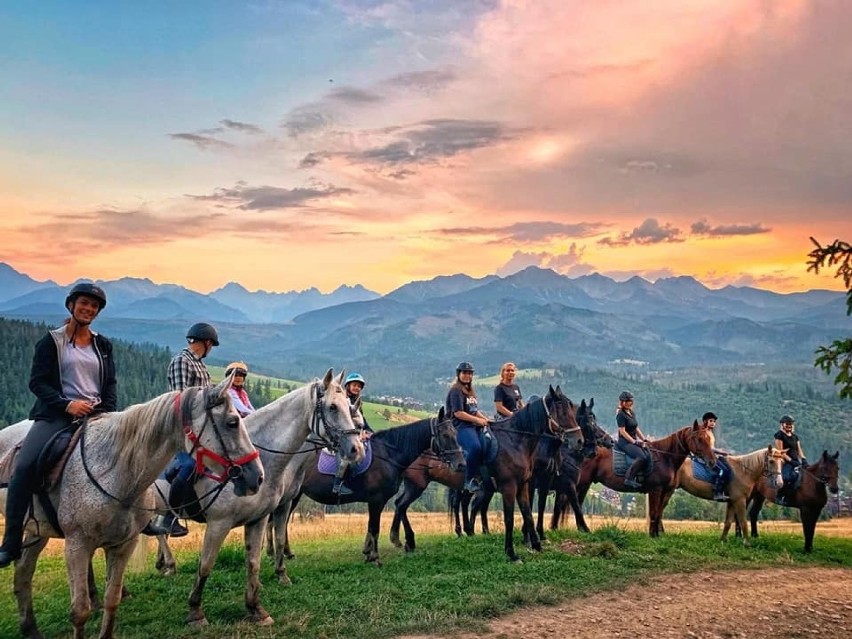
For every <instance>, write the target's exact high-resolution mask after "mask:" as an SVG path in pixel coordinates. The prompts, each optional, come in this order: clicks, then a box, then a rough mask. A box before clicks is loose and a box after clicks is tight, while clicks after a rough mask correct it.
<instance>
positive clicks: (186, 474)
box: [162, 322, 219, 537]
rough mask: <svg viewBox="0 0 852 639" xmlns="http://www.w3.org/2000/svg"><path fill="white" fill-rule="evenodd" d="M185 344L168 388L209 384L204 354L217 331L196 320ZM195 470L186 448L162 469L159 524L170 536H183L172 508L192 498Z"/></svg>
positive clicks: (171, 370)
mask: <svg viewBox="0 0 852 639" xmlns="http://www.w3.org/2000/svg"><path fill="white" fill-rule="evenodd" d="M186 342H187V345H186V347H185V348H184V349H183V350H181V351H180V352H179V353H178V354H177V355H175V356H174V357H173V358H172V361H170V362H169V369H168V378H169V390H173V391H182V390H185V389H187V388H191V387H193V386H209V385H210V373H209V372H208V371H207V366H206V365H205V364H204V361H203V360H204V358H205V357H207V356H208V355H209V354H210V351H212V350H213V347H214V346H219V333H218V332H217V331H216V329H215V328H214V327H213V326H212V325H211V324H208V323H207V322H198V323H196V324H193V325H192V326H190V327H189V330H188V331H187V332H186ZM194 471H195V460H194V459H193V458H192V457H191V456H190V455H189V453H187V452H186V451H180V452H179V453H178V454H177V455H175V458H174V459H173V460H172V462H171V464H169V467H168V468H167V469H166V471H165V475H166V477H171V488H170V489H169V506H170V507H171V508H170V509H169V512H167V513H166V514H165V515H164V516H163V521H162V525H163V527H165V528H166V529H167V530H170V531H171V532H170V533H169V534H170V535H171V536H172V537H184V536H185V535H187V534H188V533H189V529H188V528H187V527H186V526H184V525H183V524H181V523H180V522H179V521H178V520H177V516H176V515H175V513H174V509H179V508H180V507H181V506H182V505H183V504H184V502H186V501H188V500H190V499H192V496H191V494H190V493H191V491H190V488H191V485H190V480H191V478H192V474H193V472H194Z"/></svg>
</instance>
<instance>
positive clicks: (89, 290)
mask: <svg viewBox="0 0 852 639" xmlns="http://www.w3.org/2000/svg"><path fill="white" fill-rule="evenodd" d="M81 295H87V296H88V297H94V298H95V299H96V300H98V311H99V312H100V311H102V310H103V309H104V307H105V306H106V293H104V289H102V288H101V287H100V286H98V285H97V284H93V283H92V282H79V283H77V284H75V285H74V287H73V288H72V289H71V290H70V291H69V292H68V296H67V297H66V298H65V308H68V305H69V304H73V303H74V300H76V299H77V298H78V297H80V296H81Z"/></svg>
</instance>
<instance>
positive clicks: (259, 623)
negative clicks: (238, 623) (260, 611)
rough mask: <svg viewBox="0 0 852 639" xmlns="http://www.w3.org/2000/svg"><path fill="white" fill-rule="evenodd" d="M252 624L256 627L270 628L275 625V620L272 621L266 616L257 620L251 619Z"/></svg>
mask: <svg viewBox="0 0 852 639" xmlns="http://www.w3.org/2000/svg"><path fill="white" fill-rule="evenodd" d="M252 622H253V623H254V624H255V625H256V626H271V625H272V624H274V623H275V619H273V618H272V617H271V616H270V615H266V616H265V617H260V618H259V619H252Z"/></svg>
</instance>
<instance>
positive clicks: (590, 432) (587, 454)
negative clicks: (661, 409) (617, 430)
mask: <svg viewBox="0 0 852 639" xmlns="http://www.w3.org/2000/svg"><path fill="white" fill-rule="evenodd" d="M594 408H595V400H594V398H592V399H591V400H589V403H588V405H587V404H586V400H585V399H584V400H583V401H581V402H580V407H579V408H578V409H577V423H578V424H579V425H580V428H581V429H582V431H583V438H584V439H585V443H584V444H583V451H582V455H564V454H563V456H562V465H561V466H560V467H559V472H558V473H557V475H556V477H554V478H553V479H552V483H551V485H550V488H549V489H550V490H554V491H555V492H556V499H555V500H554V502H553V514H552V516H551V518H550V529H551V530H556V529H557V528H559V525H560V523H561V522H562V520H563V519H564V517H565V515H566V514H567V512H568V507H569V506H570V508H571V510H573V511H574V521H575V523H576V525H577V530H582V531H583V532H589V526H588V525H587V524H586V518H585V517H584V516H583V508H582V505H581V503H580V499H579V497H578V495H577V482H578V481H579V480H580V468H581V466H582V464H583V462H584V461H585V460H587V459H593V458H594V457H595V454H596V453H597V448H598V447H603V448H612V447H613V445H614V443H615V442H614V441H613V439H612V437H611V436H610V434H609V433H608V432H606V431H605V430H604V429H603V428H601V427H600V426H599V425H598V420H597V417H596V416H595V413H594ZM546 501H547V500H546V496H545V499H544V501H543V502H542V501H541V500H540V501H539V511H538V513H539V514H538V529H539V532H541V531H542V530H543V522H542V519H543V518H544V504H545V503H546Z"/></svg>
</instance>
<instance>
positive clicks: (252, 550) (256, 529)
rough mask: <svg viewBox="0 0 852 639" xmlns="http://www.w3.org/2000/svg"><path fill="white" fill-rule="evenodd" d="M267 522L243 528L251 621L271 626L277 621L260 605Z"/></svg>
mask: <svg viewBox="0 0 852 639" xmlns="http://www.w3.org/2000/svg"><path fill="white" fill-rule="evenodd" d="M265 528H266V522H265V521H264V520H263V519H261V520H260V521H256V522H254V523H253V524H246V525H245V526H244V527H243V535H244V537H245V547H246V609H247V610H248V613H249V621H252V622H253V623H256V624H258V625H259V626H269V625H271V624H273V623H275V620H274V619H273V618H272V617H271V616H270V615H269V613H268V612H266V610H264V609H263V606H261V605H260V555H261V553H262V551H263V532H264V529H265Z"/></svg>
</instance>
